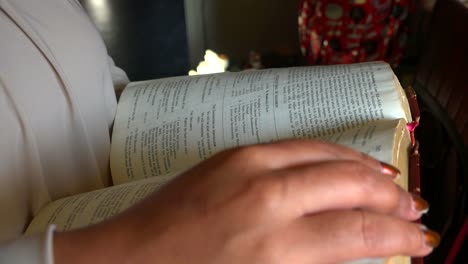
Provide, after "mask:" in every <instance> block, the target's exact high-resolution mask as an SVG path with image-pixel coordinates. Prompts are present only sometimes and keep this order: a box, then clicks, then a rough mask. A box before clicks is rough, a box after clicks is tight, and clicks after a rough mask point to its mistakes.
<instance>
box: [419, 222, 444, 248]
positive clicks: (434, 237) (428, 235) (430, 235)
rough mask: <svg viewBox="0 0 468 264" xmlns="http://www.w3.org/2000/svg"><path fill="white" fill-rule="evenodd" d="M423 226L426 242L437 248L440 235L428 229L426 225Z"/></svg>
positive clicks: (429, 245) (427, 244)
mask: <svg viewBox="0 0 468 264" xmlns="http://www.w3.org/2000/svg"><path fill="white" fill-rule="evenodd" d="M421 228H422V231H423V234H424V244H426V246H428V247H431V248H436V247H437V246H438V245H439V244H440V235H439V234H437V233H436V232H434V231H432V230H429V229H427V227H425V226H422V227H421Z"/></svg>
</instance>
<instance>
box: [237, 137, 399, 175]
mask: <svg viewBox="0 0 468 264" xmlns="http://www.w3.org/2000/svg"><path fill="white" fill-rule="evenodd" d="M232 151H234V152H236V153H237V154H235V156H236V155H237V156H236V158H237V157H239V156H240V157H239V158H240V159H242V160H244V161H245V162H249V163H252V162H255V163H262V164H264V166H266V167H267V168H269V169H279V168H285V167H291V166H298V165H300V164H305V163H311V162H319V161H327V160H354V161H359V162H361V163H363V164H364V165H366V166H368V167H370V168H373V169H375V170H379V171H381V170H384V169H385V170H387V171H388V168H389V167H388V166H384V167H385V168H383V167H382V163H380V162H379V161H377V160H375V159H373V158H372V157H370V156H368V155H366V154H363V153H360V152H356V151H354V150H353V149H351V148H347V147H344V146H340V145H336V144H332V143H327V142H323V141H318V140H285V141H279V142H276V143H270V144H263V145H255V146H248V147H242V148H240V149H235V150H232ZM393 173H395V172H393Z"/></svg>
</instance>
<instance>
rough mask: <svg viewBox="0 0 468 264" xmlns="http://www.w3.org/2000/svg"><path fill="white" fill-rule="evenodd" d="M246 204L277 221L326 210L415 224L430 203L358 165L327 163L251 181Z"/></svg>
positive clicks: (385, 177) (289, 169)
mask: <svg viewBox="0 0 468 264" xmlns="http://www.w3.org/2000/svg"><path fill="white" fill-rule="evenodd" d="M253 182H254V183H253V185H254V187H251V188H249V189H250V192H251V193H250V194H247V195H246V197H249V198H250V200H248V201H247V202H248V203H252V204H255V203H257V205H258V206H260V207H261V206H264V207H265V208H266V209H265V210H271V211H274V215H275V216H279V217H284V218H296V217H301V216H303V215H307V214H314V213H316V212H320V211H323V210H343V209H355V208H363V209H366V210H370V211H373V212H377V213H383V214H391V215H394V216H398V217H400V218H402V219H406V220H416V219H418V218H419V217H420V216H421V214H422V213H424V212H425V211H427V207H428V205H427V203H424V200H422V199H421V198H420V197H416V196H412V195H410V194H409V193H408V192H406V191H404V190H403V189H401V188H400V187H399V186H397V185H396V184H395V183H393V182H392V180H391V179H390V178H389V177H388V175H384V174H382V173H379V172H378V171H376V170H373V169H371V168H369V167H367V166H365V165H363V164H361V163H360V162H356V161H327V162H321V163H313V164H312V165H303V166H298V167H295V168H287V169H284V170H279V171H276V172H274V173H272V174H271V175H270V176H268V177H259V178H256V179H253ZM260 209H261V208H260Z"/></svg>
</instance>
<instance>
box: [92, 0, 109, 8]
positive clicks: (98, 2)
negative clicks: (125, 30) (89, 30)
mask: <svg viewBox="0 0 468 264" xmlns="http://www.w3.org/2000/svg"><path fill="white" fill-rule="evenodd" d="M106 2H107V1H106V0H91V4H92V5H93V6H94V7H95V8H102V7H105V6H106V4H107V3H106Z"/></svg>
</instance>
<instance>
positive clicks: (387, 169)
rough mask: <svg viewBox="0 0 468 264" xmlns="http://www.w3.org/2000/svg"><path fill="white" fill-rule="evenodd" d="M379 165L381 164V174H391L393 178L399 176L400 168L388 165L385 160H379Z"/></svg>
mask: <svg viewBox="0 0 468 264" xmlns="http://www.w3.org/2000/svg"><path fill="white" fill-rule="evenodd" d="M380 166H381V172H382V173H383V174H386V175H389V176H391V177H392V179H394V180H395V179H397V178H398V177H400V170H399V169H397V168H396V167H394V166H393V165H390V164H388V163H385V162H380Z"/></svg>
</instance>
